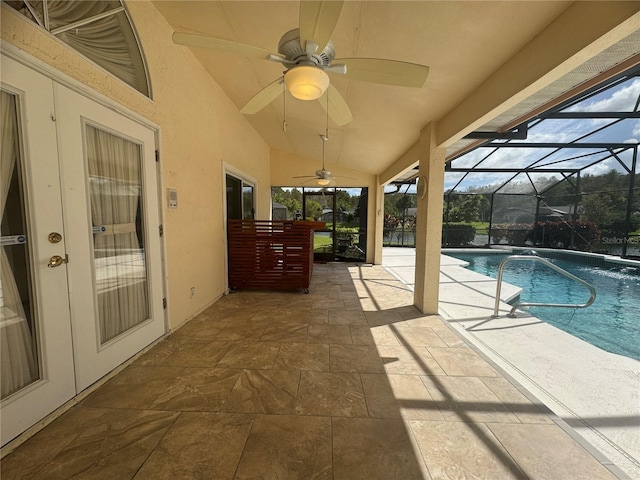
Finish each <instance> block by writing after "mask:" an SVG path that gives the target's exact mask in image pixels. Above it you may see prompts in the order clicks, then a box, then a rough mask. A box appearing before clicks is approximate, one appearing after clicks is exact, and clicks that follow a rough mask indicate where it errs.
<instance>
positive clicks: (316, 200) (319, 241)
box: [302, 189, 336, 262]
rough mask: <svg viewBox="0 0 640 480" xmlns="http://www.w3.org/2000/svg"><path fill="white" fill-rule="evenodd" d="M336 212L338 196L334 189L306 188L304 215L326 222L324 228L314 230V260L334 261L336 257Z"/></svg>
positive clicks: (307, 217) (303, 205) (313, 219)
mask: <svg viewBox="0 0 640 480" xmlns="http://www.w3.org/2000/svg"><path fill="white" fill-rule="evenodd" d="M335 213H336V196H335V194H334V192H333V191H329V190H325V189H323V190H317V191H315V190H309V191H307V189H305V190H304V192H303V194H302V217H303V218H304V219H305V220H311V221H316V222H324V223H325V224H326V226H325V228H324V229H322V230H314V232H313V260H314V261H316V262H333V261H334V260H335V258H336V236H335V227H336V222H335Z"/></svg>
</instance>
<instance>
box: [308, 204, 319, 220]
mask: <svg viewBox="0 0 640 480" xmlns="http://www.w3.org/2000/svg"><path fill="white" fill-rule="evenodd" d="M305 206H306V210H305V213H306V215H307V218H306V220H320V216H321V215H322V205H320V203H319V202H316V201H315V200H307V202H306V205H305Z"/></svg>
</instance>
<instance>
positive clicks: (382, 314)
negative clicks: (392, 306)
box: [364, 310, 404, 327]
mask: <svg viewBox="0 0 640 480" xmlns="http://www.w3.org/2000/svg"><path fill="white" fill-rule="evenodd" d="M364 316H365V317H366V318H367V323H368V324H369V325H370V326H372V327H375V326H377V325H390V324H392V323H402V324H403V325H404V320H403V319H402V317H401V316H400V314H399V313H398V312H395V311H393V310H381V311H375V312H368V311H365V312H364Z"/></svg>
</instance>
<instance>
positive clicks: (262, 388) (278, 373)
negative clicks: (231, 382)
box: [224, 370, 298, 415]
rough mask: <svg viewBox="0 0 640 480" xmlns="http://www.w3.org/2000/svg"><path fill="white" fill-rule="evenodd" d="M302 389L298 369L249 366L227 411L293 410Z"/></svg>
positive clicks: (288, 411)
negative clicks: (251, 367)
mask: <svg viewBox="0 0 640 480" xmlns="http://www.w3.org/2000/svg"><path fill="white" fill-rule="evenodd" d="M297 391H298V372H291V371H284V370H245V371H244V372H242V375H240V378H239V379H238V381H237V382H236V384H235V386H234V387H233V390H232V391H231V394H230V395H229V398H228V399H227V401H226V403H225V405H224V409H225V411H227V412H244V413H277V414H280V415H286V414H292V413H293V408H294V405H295V399H296V392H297Z"/></svg>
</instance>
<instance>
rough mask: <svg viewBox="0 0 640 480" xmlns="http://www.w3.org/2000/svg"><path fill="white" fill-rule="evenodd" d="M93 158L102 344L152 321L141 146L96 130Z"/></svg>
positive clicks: (90, 132) (91, 132) (90, 149)
mask: <svg viewBox="0 0 640 480" xmlns="http://www.w3.org/2000/svg"><path fill="white" fill-rule="evenodd" d="M87 158H88V163H89V181H90V192H91V215H92V221H93V227H94V257H95V269H96V284H97V288H98V313H99V319H100V333H101V341H102V343H104V342H106V341H107V340H110V339H112V338H114V337H115V336H117V335H119V334H120V333H122V332H124V331H126V330H128V329H129V328H131V327H133V326H135V325H137V324H139V323H140V322H143V321H144V320H146V319H147V318H148V312H149V311H148V302H147V281H146V266H145V253H144V248H143V247H142V246H141V243H140V240H141V239H139V238H138V234H140V235H141V236H142V228H141V224H140V223H139V220H140V218H139V204H140V194H141V192H142V185H141V174H140V171H141V161H142V159H141V152H140V146H139V145H136V144H134V143H132V142H130V141H127V140H124V139H122V138H119V137H116V136H115V135H112V134H110V133H107V132H103V131H101V130H98V129H97V128H93V127H91V126H88V127H87Z"/></svg>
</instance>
